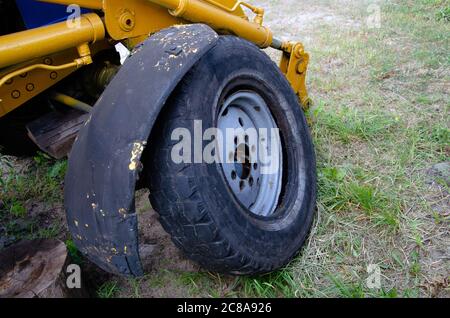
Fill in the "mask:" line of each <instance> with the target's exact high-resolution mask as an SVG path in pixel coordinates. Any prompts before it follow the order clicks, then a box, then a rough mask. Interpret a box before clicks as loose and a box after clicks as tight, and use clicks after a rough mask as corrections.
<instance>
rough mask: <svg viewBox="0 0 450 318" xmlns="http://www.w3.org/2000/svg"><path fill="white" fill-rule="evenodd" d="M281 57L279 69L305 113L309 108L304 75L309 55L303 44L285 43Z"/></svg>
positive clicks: (309, 100)
mask: <svg viewBox="0 0 450 318" xmlns="http://www.w3.org/2000/svg"><path fill="white" fill-rule="evenodd" d="M281 49H282V50H283V56H282V58H281V62H280V69H281V71H282V72H283V73H284V74H285V75H286V77H287V79H288V81H289V83H290V84H291V86H292V88H293V89H294V91H295V93H296V94H297V95H298V97H299V99H300V101H301V103H302V106H303V109H304V110H305V111H306V110H308V109H309V107H310V106H311V103H312V101H311V99H310V98H309V97H308V90H307V88H306V73H307V70H308V64H309V54H308V53H306V52H305V48H304V47H303V44H301V43H298V42H297V43H296V42H285V43H283V44H282V47H281Z"/></svg>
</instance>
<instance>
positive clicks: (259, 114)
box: [217, 91, 283, 217]
mask: <svg viewBox="0 0 450 318" xmlns="http://www.w3.org/2000/svg"><path fill="white" fill-rule="evenodd" d="M217 126H218V128H219V130H220V131H221V133H222V136H223V140H221V141H219V155H220V160H221V161H220V162H221V163H222V165H221V166H222V170H223V173H224V175H225V179H226V182H227V184H228V186H229V188H230V189H231V191H232V192H233V194H234V196H235V197H236V199H237V200H238V201H239V202H240V203H241V204H242V205H243V206H245V207H246V208H247V209H248V210H249V211H250V212H251V213H253V214H255V215H257V216H264V217H267V216H270V215H272V214H273V213H274V212H275V210H276V208H277V205H278V200H279V197H280V193H281V185H282V174H283V167H282V163H283V154H282V149H281V142H280V137H279V134H278V127H277V125H276V123H275V120H274V118H273V117H272V114H271V112H270V110H269V107H268V106H267V104H266V102H265V101H264V99H263V98H262V97H261V96H260V95H259V94H257V93H256V92H252V91H239V92H237V93H234V94H233V95H231V96H229V97H228V98H226V99H225V101H224V103H223V106H222V107H221V109H220V112H219V117H218V119H217Z"/></svg>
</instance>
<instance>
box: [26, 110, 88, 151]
mask: <svg viewBox="0 0 450 318" xmlns="http://www.w3.org/2000/svg"><path fill="white" fill-rule="evenodd" d="M88 118H89V114H86V113H82V112H80V111H77V110H69V111H66V112H57V111H54V112H51V113H49V114H47V115H44V116H42V117H40V118H38V119H37V120H35V121H33V122H31V123H30V124H28V125H27V130H28V135H29V136H30V138H31V139H32V140H33V141H34V142H35V143H36V145H38V147H39V148H40V149H41V150H42V151H44V152H46V153H48V154H49V155H50V156H52V157H54V158H56V159H61V158H63V157H65V156H67V155H68V154H69V152H70V150H71V149H72V145H73V143H74V142H75V138H76V137H77V135H78V132H79V130H80V129H81V128H82V127H83V125H84V123H85V122H86V121H87V119H88Z"/></svg>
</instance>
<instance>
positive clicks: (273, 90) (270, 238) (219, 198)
mask: <svg viewBox="0 0 450 318" xmlns="http://www.w3.org/2000/svg"><path fill="white" fill-rule="evenodd" d="M224 61H226V63H224ZM190 73H191V76H190V89H191V90H192V92H193V93H192V94H190V97H189V98H188V99H187V100H186V102H187V103H188V105H186V106H187V109H188V110H189V114H188V118H189V119H192V121H193V120H202V123H203V130H205V129H207V128H210V127H217V115H218V112H219V108H220V104H221V99H223V98H224V95H223V93H224V91H225V90H226V88H227V86H229V85H230V83H233V82H234V81H242V80H243V79H248V80H249V81H250V82H251V81H253V83H254V84H255V87H254V88H257V89H258V90H259V93H261V95H262V97H263V98H264V99H265V100H266V102H268V106H269V108H270V110H271V112H272V115H273V117H274V119H275V121H276V123H277V125H278V127H279V129H280V135H281V138H282V141H283V150H284V157H285V159H287V160H286V161H287V162H285V166H286V164H287V169H286V167H284V170H285V174H284V176H283V181H282V182H283V189H284V190H283V192H282V194H281V196H280V201H281V202H280V204H279V206H278V208H277V210H276V211H275V214H274V216H273V217H269V218H262V217H258V216H256V215H255V214H252V213H251V212H250V211H248V210H247V209H246V208H245V207H243V206H242V205H241V204H240V203H239V202H238V200H237V199H236V197H235V196H234V195H233V193H232V192H231V190H230V188H229V186H228V184H227V181H226V179H225V176H224V174H223V169H222V168H221V166H220V164H206V163H202V164H193V169H194V170H195V176H196V178H197V180H196V182H195V183H196V184H199V185H201V188H202V191H200V195H201V196H202V199H203V202H204V203H205V204H206V205H207V210H208V211H209V213H210V216H211V217H212V218H213V219H214V222H215V224H216V226H217V228H218V229H219V231H220V232H221V235H222V236H224V237H226V238H227V240H228V241H229V242H230V244H231V245H233V246H238V247H239V248H240V249H241V250H242V251H243V254H244V255H252V258H256V259H259V258H261V260H262V259H264V258H267V257H271V256H273V255H277V256H278V257H279V259H280V260H285V259H287V258H290V257H292V256H293V254H295V252H296V251H297V250H298V249H299V248H300V246H301V245H302V244H303V242H304V240H305V238H306V236H307V234H308V231H309V229H310V226H311V222H312V219H313V210H314V205H315V199H316V189H315V185H316V172H315V157H314V149H313V146H312V142H311V137H310V134H309V131H308V127H307V124H306V120H305V117H304V115H303V113H302V110H301V107H300V105H299V102H298V98H297V97H296V95H295V94H294V92H293V91H292V89H291V87H290V85H289V83H288V82H287V80H286V79H285V77H284V75H283V74H282V73H281V72H280V71H279V69H278V67H276V65H275V64H274V63H273V62H272V61H271V60H270V59H269V58H268V57H267V56H266V55H265V54H264V53H262V52H261V51H260V50H259V49H258V48H257V47H255V46H254V45H253V44H250V43H249V42H246V41H243V40H237V39H236V38H233V37H221V40H220V41H219V42H218V44H217V46H216V47H214V48H213V49H212V50H211V51H209V52H208V53H207V54H206V55H205V56H204V57H203V58H202V59H201V60H200V61H199V62H198V63H197V65H196V66H195V67H194V68H193V69H192V70H191V72H190ZM205 83H207V87H205ZM206 105H211V107H206ZM185 128H188V129H190V130H191V131H192V126H191V127H185ZM204 143H205V144H204V145H203V146H205V145H206V142H204ZM286 157H287V158H286ZM286 242H289V244H288V245H287V244H286Z"/></svg>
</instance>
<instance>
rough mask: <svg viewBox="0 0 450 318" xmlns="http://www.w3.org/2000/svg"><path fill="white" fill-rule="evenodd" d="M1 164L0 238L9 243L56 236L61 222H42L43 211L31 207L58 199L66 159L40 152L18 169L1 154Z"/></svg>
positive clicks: (60, 227)
mask: <svg viewBox="0 0 450 318" xmlns="http://www.w3.org/2000/svg"><path fill="white" fill-rule="evenodd" d="M0 166H1V172H2V173H1V174H0V185H1V188H0V224H1V225H3V226H2V227H0V234H1V237H3V238H4V240H5V241H6V242H7V243H8V244H11V243H12V242H14V241H18V240H20V239H36V238H52V237H57V236H59V235H60V234H61V232H62V224H60V222H59V221H58V220H52V221H48V222H47V223H42V222H40V217H39V216H40V215H41V214H42V213H43V212H44V211H37V212H36V213H34V212H33V213H31V211H30V210H32V206H33V204H34V203H36V202H37V203H45V204H44V205H45V206H49V205H50V206H52V205H53V204H55V203H57V202H60V201H61V197H62V186H63V181H62V180H63V177H64V174H65V171H66V166H67V163H66V161H65V160H63V161H55V160H52V159H50V158H49V157H48V156H47V155H44V154H42V153H40V154H37V155H36V156H35V157H34V158H32V159H28V160H27V162H26V164H24V165H21V166H20V168H19V166H18V165H17V162H16V160H15V159H14V158H11V157H7V156H3V155H1V157H0ZM18 168H19V170H18ZM39 209H41V207H39ZM0 247H1V245H0Z"/></svg>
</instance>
